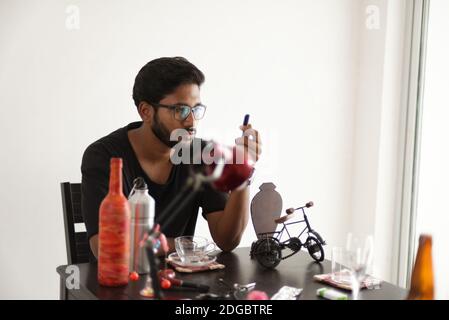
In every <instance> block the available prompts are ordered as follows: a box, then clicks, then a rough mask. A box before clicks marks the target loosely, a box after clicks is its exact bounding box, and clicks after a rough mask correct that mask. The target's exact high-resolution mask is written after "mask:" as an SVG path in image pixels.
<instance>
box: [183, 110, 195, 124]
mask: <svg viewBox="0 0 449 320" xmlns="http://www.w3.org/2000/svg"><path fill="white" fill-rule="evenodd" d="M194 123H195V118H194V117H193V112H190V113H189V116H188V117H187V118H186V119H185V120H184V125H185V126H186V127H187V126H190V127H193V125H194Z"/></svg>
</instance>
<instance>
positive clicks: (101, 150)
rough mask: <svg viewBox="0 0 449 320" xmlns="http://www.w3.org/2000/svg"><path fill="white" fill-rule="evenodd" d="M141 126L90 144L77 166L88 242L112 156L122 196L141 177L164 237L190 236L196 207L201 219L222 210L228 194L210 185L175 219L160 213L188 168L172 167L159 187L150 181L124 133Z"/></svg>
mask: <svg viewBox="0 0 449 320" xmlns="http://www.w3.org/2000/svg"><path fill="white" fill-rule="evenodd" d="M141 124H142V122H133V123H130V124H129V125H127V126H126V127H123V128H120V129H118V130H116V131H114V132H112V133H111V134H109V135H107V136H105V137H103V138H101V139H99V140H98V141H96V142H94V143H92V144H91V145H90V146H89V147H88V148H87V149H86V151H85V152H84V155H83V160H82V164H81V172H82V181H81V210H82V214H83V217H84V222H85V224H86V229H87V235H88V238H89V239H90V237H91V236H93V235H95V234H97V233H98V212H99V208H100V204H101V201H102V200H103V199H104V197H105V196H106V194H107V193H108V189H109V171H110V159H111V158H112V157H119V158H122V159H123V171H122V174H123V193H124V194H125V196H126V197H128V195H129V193H130V191H131V189H132V187H133V180H134V179H135V178H137V177H143V178H144V180H145V182H146V183H147V185H148V192H149V194H150V195H151V196H152V197H153V198H154V200H155V202H156V205H155V207H156V209H155V210H156V212H155V223H159V224H160V225H161V230H162V232H163V233H164V234H165V235H166V236H167V237H177V236H181V235H193V234H194V232H195V225H196V220H197V216H198V209H199V208H200V207H201V208H202V210H203V216H205V215H206V214H208V213H210V212H215V211H221V210H223V209H224V208H225V205H226V201H227V199H228V194H227V193H223V192H219V191H216V190H215V189H213V188H212V187H211V186H210V185H204V186H203V188H202V190H200V192H198V193H197V194H196V195H195V196H194V197H193V198H192V199H191V200H190V201H189V202H188V203H187V204H186V205H184V206H183V208H182V210H178V212H177V213H176V212H175V214H176V217H171V216H170V215H172V212H164V208H166V207H167V206H168V205H169V204H170V202H171V201H172V200H173V199H174V198H175V197H176V195H177V194H178V193H179V192H180V191H181V189H182V188H183V187H184V186H185V183H186V179H187V178H188V176H189V172H190V171H189V170H190V169H189V165H188V164H183V163H181V164H177V165H173V166H172V170H171V173H170V176H169V178H168V180H167V182H166V183H165V184H163V185H162V184H157V183H154V182H153V181H151V180H150V178H149V177H148V176H147V175H146V174H145V172H144V171H143V169H142V168H141V166H140V164H139V161H138V160H137V157H136V155H135V153H134V150H133V148H132V146H131V143H130V141H129V139H128V131H129V130H131V129H135V128H138V127H140V126H141ZM202 146H204V144H202ZM161 214H163V216H162V215H161ZM168 220H169V221H168Z"/></svg>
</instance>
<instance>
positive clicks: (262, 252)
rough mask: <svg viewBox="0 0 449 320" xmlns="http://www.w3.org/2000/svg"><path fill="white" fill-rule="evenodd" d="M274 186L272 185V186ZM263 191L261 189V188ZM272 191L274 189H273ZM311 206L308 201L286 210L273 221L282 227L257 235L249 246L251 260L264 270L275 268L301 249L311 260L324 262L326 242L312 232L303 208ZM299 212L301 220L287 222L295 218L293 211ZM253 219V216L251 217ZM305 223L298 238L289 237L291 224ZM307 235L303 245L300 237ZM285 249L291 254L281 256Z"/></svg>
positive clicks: (316, 233)
mask: <svg viewBox="0 0 449 320" xmlns="http://www.w3.org/2000/svg"><path fill="white" fill-rule="evenodd" d="M273 186H274V185H273ZM261 190H262V191H263V189H262V188H261ZM273 191H274V188H273ZM312 206H313V202H312V201H310V202H308V203H306V205H304V206H302V207H299V208H296V209H295V208H290V209H287V210H286V213H287V214H286V215H284V216H282V217H280V218H277V219H274V222H275V223H276V225H279V224H282V225H283V227H282V228H281V230H279V231H272V232H261V233H257V236H258V238H259V239H258V240H257V241H254V242H253V243H252V245H251V253H250V256H251V258H256V259H257V261H258V262H259V263H260V264H261V265H262V266H264V267H266V268H275V267H276V266H277V265H278V264H279V263H280V262H281V261H282V260H284V259H287V258H289V257H291V256H292V255H294V254H295V253H297V252H299V251H300V250H301V249H302V248H303V247H304V248H306V249H307V251H308V252H309V254H310V256H311V257H312V259H314V260H315V261H317V262H321V261H323V260H324V250H323V245H325V244H326V242H325V241H324V240H323V238H322V237H321V236H320V234H319V233H318V232H316V231H315V230H313V229H312V228H311V226H310V223H309V220H308V218H307V215H306V212H305V210H304V208H310V207H312ZM297 210H301V211H302V214H303V220H300V221H294V222H289V223H287V221H289V220H290V219H291V218H293V217H295V216H296V215H295V214H294V213H295V211H297ZM253 219H254V215H253ZM299 223H305V227H304V229H303V230H302V231H301V232H300V233H299V235H298V236H291V235H290V233H289V230H288V228H289V226H291V225H293V224H299ZM284 232H285V233H286V234H287V235H288V239H287V240H285V241H282V240H281V239H282V236H283V235H284ZM305 233H306V234H307V239H306V240H305V242H304V243H303V242H302V241H301V240H300V237H301V236H302V235H303V234H305ZM285 249H290V250H291V251H292V252H291V253H289V254H287V255H283V251H284V250H285Z"/></svg>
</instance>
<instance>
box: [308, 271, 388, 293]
mask: <svg viewBox="0 0 449 320" xmlns="http://www.w3.org/2000/svg"><path fill="white" fill-rule="evenodd" d="M345 276H346V274H344V275H342V279H344V277H345ZM313 279H314V280H316V281H319V282H323V283H326V284H329V285H331V286H333V287H337V288H340V289H344V290H348V291H352V287H351V283H350V282H349V281H344V280H343V281H341V282H339V281H335V280H334V279H332V274H331V273H327V274H317V275H314V276H313ZM381 283H382V281H381V280H379V279H376V278H374V277H372V276H368V277H366V279H365V280H364V281H362V283H360V289H365V288H369V289H378V288H380V284H381Z"/></svg>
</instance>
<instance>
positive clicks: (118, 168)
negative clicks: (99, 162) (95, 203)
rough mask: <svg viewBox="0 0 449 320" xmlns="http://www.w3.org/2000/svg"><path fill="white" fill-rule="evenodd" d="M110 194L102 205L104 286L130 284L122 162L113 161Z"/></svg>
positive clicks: (100, 279) (100, 273) (101, 271)
mask: <svg viewBox="0 0 449 320" xmlns="http://www.w3.org/2000/svg"><path fill="white" fill-rule="evenodd" d="M110 165H111V172H110V178H109V193H108V194H107V195H106V197H105V198H104V199H103V201H102V202H101V205H100V217H99V233H98V282H99V284H100V285H103V286H110V287H115V286H121V285H126V284H128V276H129V224H130V208H129V204H128V200H127V199H126V197H125V195H124V194H123V191H122V159H121V158H111V164H110Z"/></svg>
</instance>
